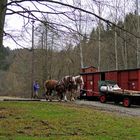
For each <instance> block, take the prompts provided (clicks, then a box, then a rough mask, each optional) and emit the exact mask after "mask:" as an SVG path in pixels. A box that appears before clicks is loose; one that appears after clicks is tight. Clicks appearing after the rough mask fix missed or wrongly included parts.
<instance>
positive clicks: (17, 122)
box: [0, 102, 140, 140]
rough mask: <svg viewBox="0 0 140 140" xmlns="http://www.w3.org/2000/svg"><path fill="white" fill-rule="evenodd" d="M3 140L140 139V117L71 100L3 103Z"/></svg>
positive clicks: (0, 113)
mask: <svg viewBox="0 0 140 140" xmlns="http://www.w3.org/2000/svg"><path fill="white" fill-rule="evenodd" d="M0 139H1V140H9V139H11V140H12V139H13V140H46V139H48V140H56V139H57V140H140V117H131V116H130V117H129V116H121V115H120V116H119V115H117V114H115V113H111V112H103V111H99V110H96V109H94V108H88V107H82V106H78V105H74V104H68V103H55V102H52V103H48V102H0Z"/></svg>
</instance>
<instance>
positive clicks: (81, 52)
mask: <svg viewBox="0 0 140 140" xmlns="http://www.w3.org/2000/svg"><path fill="white" fill-rule="evenodd" d="M79 7H80V8H81V0H80V3H79ZM81 16H82V15H81V11H79V41H80V44H79V48H80V63H81V68H83V67H84V62H83V48H82V44H81V40H82V39H81V38H82V37H81V33H82V31H81Z"/></svg>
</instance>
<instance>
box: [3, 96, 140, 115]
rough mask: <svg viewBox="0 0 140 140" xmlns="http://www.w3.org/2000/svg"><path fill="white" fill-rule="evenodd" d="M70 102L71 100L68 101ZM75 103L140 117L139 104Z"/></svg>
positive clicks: (6, 99)
mask: <svg viewBox="0 0 140 140" xmlns="http://www.w3.org/2000/svg"><path fill="white" fill-rule="evenodd" d="M0 101H42V102H43V101H44V102H46V100H45V99H43V100H39V99H35V100H34V99H30V98H29V99H27V98H15V97H2V96H0ZM68 103H71V102H68ZM72 103H74V104H77V105H81V106H85V105H86V106H89V107H93V108H96V109H98V110H102V111H110V112H115V113H118V114H120V115H129V116H139V117H140V106H131V107H130V108H126V107H123V106H122V105H115V104H114V103H105V104H102V103H100V102H99V101H85V100H76V101H75V102H72Z"/></svg>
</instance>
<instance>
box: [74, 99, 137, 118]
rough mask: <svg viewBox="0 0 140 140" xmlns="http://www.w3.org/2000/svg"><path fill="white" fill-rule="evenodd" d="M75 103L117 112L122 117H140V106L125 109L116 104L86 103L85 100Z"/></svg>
mask: <svg viewBox="0 0 140 140" xmlns="http://www.w3.org/2000/svg"><path fill="white" fill-rule="evenodd" d="M75 103H76V104H79V105H87V106H90V107H94V108H97V109H99V110H103V111H110V112H115V113H117V114H120V115H128V116H139V117H140V106H131V107H130V108H126V107H123V106H122V105H121V104H120V105H115V104H114V103H105V104H103V103H100V102H98V101H85V100H77V101H76V102H75Z"/></svg>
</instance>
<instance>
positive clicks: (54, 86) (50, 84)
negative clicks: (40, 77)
mask: <svg viewBox="0 0 140 140" xmlns="http://www.w3.org/2000/svg"><path fill="white" fill-rule="evenodd" d="M83 85H84V82H83V78H82V76H80V75H79V76H75V77H74V76H65V77H63V78H62V79H61V80H60V81H57V80H47V81H45V83H44V88H45V92H46V99H48V100H50V101H51V96H52V92H53V91H55V92H56V94H57V96H58V98H59V100H62V98H64V100H65V101H67V96H69V98H70V100H75V99H74V98H76V94H77V93H80V89H81V88H82V87H83Z"/></svg>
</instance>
